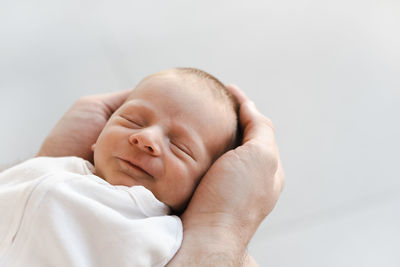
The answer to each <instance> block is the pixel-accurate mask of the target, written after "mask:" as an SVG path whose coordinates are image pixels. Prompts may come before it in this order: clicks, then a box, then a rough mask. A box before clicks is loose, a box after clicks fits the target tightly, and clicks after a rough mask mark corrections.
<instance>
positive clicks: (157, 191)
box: [93, 68, 238, 212]
mask: <svg viewBox="0 0 400 267" xmlns="http://www.w3.org/2000/svg"><path fill="white" fill-rule="evenodd" d="M237 109H238V104H237V102H236V100H235V98H234V97H233V96H232V94H231V93H230V92H229V91H228V90H227V89H226V88H225V86H224V85H223V84H222V83H221V82H219V81H218V80H217V79H216V78H214V77H213V76H211V75H209V74H207V73H205V72H203V71H201V70H197V69H192V68H177V69H170V70H166V71H162V72H159V73H156V74H153V75H151V76H149V77H146V78H145V79H143V80H142V81H141V82H140V83H139V84H138V85H137V87H136V88H135V89H134V90H133V91H132V93H131V94H130V95H129V97H128V98H127V100H126V101H125V103H124V104H123V105H122V106H121V107H120V108H119V109H118V110H117V111H115V113H114V114H113V115H112V116H111V118H110V119H109V121H108V122H107V124H106V126H105V127H104V129H103V130H102V132H101V133H100V136H99V138H98V139H97V142H96V144H95V146H94V148H93V149H94V164H95V173H96V175H98V176H100V177H102V178H103V179H105V180H106V181H108V182H109V183H110V184H113V185H125V186H134V185H142V186H144V187H146V188H147V189H149V190H150V191H152V192H153V194H154V195H155V196H156V197H157V199H159V200H160V201H162V202H164V203H165V204H167V205H168V206H170V207H171V208H172V209H173V210H174V211H177V212H178V211H182V210H183V209H184V208H185V207H186V205H187V203H188V201H189V199H190V197H191V196H192V194H193V192H194V189H195V188H196V186H197V184H198V182H199V181H200V178H201V177H202V176H203V175H204V174H205V173H206V171H207V170H208V168H209V167H210V166H211V164H212V163H213V162H214V161H215V160H216V159H217V158H218V157H219V156H220V155H222V154H223V153H224V152H226V151H228V150H229V149H232V148H234V146H235V144H236V142H237V138H238V137H237Z"/></svg>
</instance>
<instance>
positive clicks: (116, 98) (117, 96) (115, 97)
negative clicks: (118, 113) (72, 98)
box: [87, 89, 132, 114]
mask: <svg viewBox="0 0 400 267" xmlns="http://www.w3.org/2000/svg"><path fill="white" fill-rule="evenodd" d="M131 92H132V89H127V90H123V91H119V92H113V93H106V94H99V95H92V96H88V97H87V98H90V99H91V100H93V101H99V102H101V103H102V104H103V105H104V106H105V107H106V108H107V109H108V110H109V112H110V114H112V113H113V112H114V111H115V110H117V109H118V108H119V107H120V106H121V105H122V103H124V101H125V100H126V99H127V98H128V96H129V94H130V93H131Z"/></svg>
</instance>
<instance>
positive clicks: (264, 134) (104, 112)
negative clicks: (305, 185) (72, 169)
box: [38, 86, 284, 266]
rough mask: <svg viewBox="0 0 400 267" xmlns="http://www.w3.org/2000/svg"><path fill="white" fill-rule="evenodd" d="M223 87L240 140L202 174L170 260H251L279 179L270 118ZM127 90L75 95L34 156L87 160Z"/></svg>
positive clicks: (237, 262) (280, 172)
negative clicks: (231, 100)
mask: <svg viewBox="0 0 400 267" xmlns="http://www.w3.org/2000/svg"><path fill="white" fill-rule="evenodd" d="M227 87H228V88H229V89H230V90H231V91H232V92H233V93H234V94H235V95H236V97H237V98H238V99H239V102H240V121H241V127H242V129H243V142H242V145H241V146H239V147H238V148H236V149H235V150H233V151H229V152H228V153H225V154H224V155H222V156H221V157H220V158H218V160H217V161H216V162H215V163H214V164H213V165H212V166H211V168H210V169H209V170H208V171H207V173H206V175H205V176H204V178H203V179H202V180H201V182H200V184H199V186H198V187H197V189H196V191H195V193H194V195H193V198H192V199H191V201H190V202H189V205H188V207H187V209H186V210H185V212H184V213H183V214H182V216H181V218H182V222H183V227H184V239H183V243H182V246H181V248H180V249H179V251H178V253H177V254H176V255H175V257H174V258H173V259H172V260H171V262H170V263H169V266H196V265H197V266H241V265H242V264H247V265H246V266H251V263H252V261H250V263H249V261H248V260H246V259H247V257H244V256H245V255H246V252H245V251H246V250H245V249H246V246H247V244H248V242H249V240H250V239H251V237H252V236H253V235H254V233H255V231H256V229H257V227H258V226H259V224H260V223H261V221H262V220H263V219H264V218H265V217H266V216H267V215H268V214H269V213H270V212H271V211H272V209H273V207H274V206H275V204H276V202H277V200H278V198H279V195H280V192H281V191H282V188H283V185H284V173H283V169H282V165H281V161H280V158H279V151H278V147H277V144H276V141H275V137H274V130H273V125H272V123H271V121H270V120H269V119H268V118H266V117H265V116H263V115H262V114H261V113H259V112H258V111H257V109H256V107H255V106H254V104H253V103H252V102H251V101H250V100H249V99H248V98H247V97H246V96H245V95H244V94H243V93H242V92H241V91H240V90H239V89H238V88H237V87H235V86H227ZM128 95H129V91H123V92H118V93H112V94H105V95H95V96H88V97H83V98H81V99H79V100H78V101H77V102H75V103H74V105H73V106H72V107H71V108H70V109H69V110H68V111H67V113H66V114H65V115H64V116H63V117H62V118H61V120H60V121H59V122H58V123H57V125H56V126H55V127H54V129H53V130H52V131H51V133H50V134H49V135H48V137H47V138H46V139H45V141H44V142H43V145H42V147H41V149H40V151H39V153H38V156H72V155H74V156H79V157H83V158H85V159H87V160H92V152H91V150H90V146H91V145H92V144H94V143H95V141H96V139H97V137H98V135H99V133H100V132H101V129H102V128H103V127H104V126H105V124H106V122H107V120H108V118H109V117H110V116H111V114H112V113H113V111H114V110H116V109H117V108H118V107H119V106H120V105H121V104H122V103H123V102H124V101H125V100H126V98H127V97H128ZM88 122H90V123H88ZM83 129H84V130H83ZM253 263H254V262H253Z"/></svg>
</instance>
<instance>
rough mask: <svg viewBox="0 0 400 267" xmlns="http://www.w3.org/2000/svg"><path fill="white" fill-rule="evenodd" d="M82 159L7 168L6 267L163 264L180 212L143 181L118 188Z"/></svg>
mask: <svg viewBox="0 0 400 267" xmlns="http://www.w3.org/2000/svg"><path fill="white" fill-rule="evenodd" d="M92 168H93V166H92V165H91V164H90V163H89V162H87V161H85V160H83V159H81V158H77V157H64V158H48V157H39V158H34V159H31V160H28V161H26V162H24V163H22V164H19V165H17V166H14V167H12V168H10V169H8V170H6V171H4V172H2V173H0V218H1V219H0V266H1V267H3V266H4V267H5V266H14V267H19V266H21V267H22V266H24V267H25V266H41V267H42V266H57V267H61V266H85V267H88V266H96V267H97V266H164V265H165V264H167V263H168V261H169V260H170V259H171V258H172V257H173V256H174V254H175V253H176V251H177V250H178V249H179V247H180V245H181V242H182V223H181V220H180V219H179V217H177V216H173V215H168V213H169V208H168V206H166V205H165V204H163V203H162V202H160V201H158V200H157V199H156V198H155V197H154V195H153V194H152V193H151V192H150V191H149V190H147V189H146V188H144V187H142V186H133V187H126V186H113V185H110V184H109V183H108V182H106V181H104V180H103V179H101V178H99V177H97V176H95V175H93V174H92V172H91V170H93V169H92Z"/></svg>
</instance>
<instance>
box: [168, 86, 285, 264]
mask: <svg viewBox="0 0 400 267" xmlns="http://www.w3.org/2000/svg"><path fill="white" fill-rule="evenodd" d="M227 87H228V89H229V90H231V92H232V93H233V94H234V95H235V96H236V97H237V99H238V100H239V104H240V111H239V118H240V124H241V127H242V129H243V142H242V145H241V146H239V147H237V148H236V149H234V150H231V151H228V152H227V153H225V154H224V155H222V156H221V157H220V158H219V159H218V160H217V161H216V162H215V163H214V164H213V165H212V166H211V168H210V169H209V170H208V172H207V173H206V175H205V176H204V177H203V179H202V180H201V182H200V184H199V186H198V187H197V189H196V191H195V193H194V195H193V197H192V199H191V201H190V203H189V205H188V207H187V209H186V211H185V212H184V213H183V215H182V221H183V227H184V236H183V243H182V247H181V249H180V250H179V251H178V253H177V255H176V256H175V257H174V258H173V259H172V261H171V262H170V264H169V265H171V266H175V265H177V266H184V265H199V266H202V265H207V266H231V265H232V266H237V265H241V264H242V261H243V259H242V257H243V255H245V249H246V246H247V244H248V242H249V241H250V239H251V237H252V236H253V235H254V233H255V231H256V230H257V228H258V226H259V225H260V223H261V222H262V220H263V219H264V218H265V217H266V216H267V215H268V214H269V213H270V212H271V211H272V209H273V207H274V206H275V204H276V202H277V200H278V198H279V195H280V193H281V191H282V188H283V185H284V173H283V169H282V165H281V161H280V158H279V151H278V147H277V144H276V141H275V137H274V127H273V125H272V123H271V121H270V120H269V119H268V118H266V117H265V116H263V115H262V114H261V113H260V112H259V111H258V110H257V109H256V107H255V105H254V103H253V102H251V101H250V100H249V99H248V98H247V97H246V96H245V95H244V94H243V93H242V92H241V91H240V90H239V89H238V88H237V87H235V86H233V85H230V86H227Z"/></svg>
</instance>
